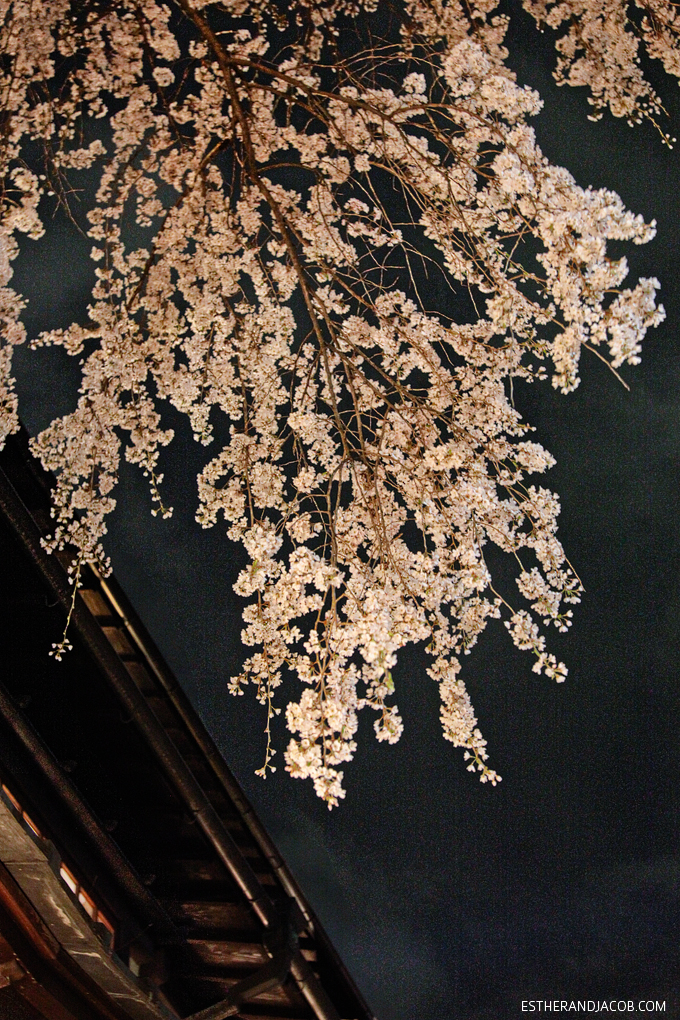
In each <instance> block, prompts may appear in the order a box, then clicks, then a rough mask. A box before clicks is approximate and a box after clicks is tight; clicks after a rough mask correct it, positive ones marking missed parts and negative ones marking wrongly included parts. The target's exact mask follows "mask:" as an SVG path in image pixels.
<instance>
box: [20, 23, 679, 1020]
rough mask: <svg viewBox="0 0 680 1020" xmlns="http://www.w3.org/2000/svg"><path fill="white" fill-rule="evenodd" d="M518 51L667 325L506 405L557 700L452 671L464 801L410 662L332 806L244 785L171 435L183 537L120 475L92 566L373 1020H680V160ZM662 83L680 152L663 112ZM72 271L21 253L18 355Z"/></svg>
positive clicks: (65, 367)
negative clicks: (535, 547)
mask: <svg viewBox="0 0 680 1020" xmlns="http://www.w3.org/2000/svg"><path fill="white" fill-rule="evenodd" d="M546 44H547V45H546ZM509 46H510V49H511V54H512V56H511V64H512V65H513V66H514V67H515V69H516V70H517V71H518V74H519V77H520V80H521V81H522V82H524V83H528V84H531V85H534V86H535V87H537V88H538V89H539V91H540V92H541V95H542V96H543V98H544V100H545V109H544V112H543V113H542V114H541V115H540V117H538V118H537V119H536V120H535V128H536V131H537V134H538V137H539V140H540V142H541V144H542V146H543V148H544V151H545V153H546V155H548V156H549V157H550V158H551V159H552V160H553V161H554V162H556V163H560V164H562V165H564V166H567V167H568V168H569V169H570V170H571V172H572V173H573V174H574V175H575V177H576V179H577V181H578V182H579V183H580V184H582V185H586V184H588V183H590V184H593V185H594V186H598V187H600V186H607V187H611V188H614V189H615V190H616V191H618V192H619V194H620V195H621V197H622V198H623V200H624V202H625V203H626V204H627V205H628V206H629V208H631V209H633V210H634V211H635V212H641V213H643V214H644V215H645V216H646V217H647V218H650V219H651V218H653V217H656V219H657V220H658V223H659V230H658V235H657V238H656V240H655V241H654V242H652V243H651V244H649V245H647V246H644V247H642V248H631V249H630V250H628V251H627V252H626V253H627V255H628V257H629V262H630V264H631V275H630V278H629V279H636V278H637V276H639V275H656V276H658V277H659V279H660V280H661V283H662V291H661V294H662V300H663V303H664V305H665V307H666V310H667V313H668V319H667V321H666V323H665V324H664V325H663V326H661V327H660V328H659V329H657V330H655V331H653V332H652V334H651V335H650V336H649V337H648V340H647V342H646V345H645V348H644V351H643V362H642V364H641V365H640V366H639V367H637V368H636V369H632V370H631V369H628V370H626V371H625V375H626V378H627V380H628V381H629V383H630V385H631V387H632V389H631V392H630V393H627V392H626V391H625V390H624V389H623V387H622V386H621V385H620V384H619V383H618V382H617V381H616V379H615V378H614V376H613V375H612V374H611V373H609V372H608V371H607V370H606V368H604V366H602V365H601V364H600V362H598V361H597V360H596V359H595V358H594V357H590V356H589V355H588V354H587V352H586V353H585V355H584V356H585V359H586V360H585V361H584V363H583V382H582V384H581V387H580V388H579V389H578V390H577V391H576V392H575V393H574V394H571V395H569V396H567V397H564V396H561V395H559V394H556V393H555V392H554V391H553V390H552V389H551V388H550V386H549V385H545V386H543V387H532V388H526V387H525V388H523V389H522V390H521V391H520V392H519V393H516V397H517V401H518V406H520V407H521V408H522V409H523V410H524V411H525V412H526V416H527V418H528V419H529V421H531V422H532V423H533V424H534V425H536V426H537V433H536V438H537V439H538V441H540V442H542V443H544V444H545V446H546V447H547V448H548V449H549V450H550V451H551V452H552V453H553V454H554V455H555V456H556V457H557V461H558V463H557V467H556V468H554V469H553V470H552V471H551V472H550V473H549V475H548V476H547V478H546V484H548V485H549V486H551V487H552V488H554V489H555V490H556V491H557V492H558V493H559V494H560V495H561V497H562V507H563V509H562V516H561V525H560V535H561V538H562V541H563V543H564V545H565V547H566V550H567V554H568V555H569V557H570V559H571V561H572V562H573V563H574V565H575V567H576V569H577V570H578V572H579V574H580V576H581V577H582V580H583V582H584V584H585V587H586V590H587V595H586V597H585V599H584V601H583V603H582V605H581V606H580V607H575V623H574V627H573V629H572V632H571V633H570V634H569V635H566V636H565V637H560V638H558V639H557V640H556V639H555V638H553V637H551V643H552V646H553V650H555V651H556V652H559V655H560V657H561V658H564V660H565V661H566V662H567V664H568V665H569V667H570V675H569V679H568V682H567V683H565V684H562V685H555V684H552V683H551V682H550V681H548V680H547V679H545V678H537V677H536V676H535V674H533V673H532V672H531V663H530V661H529V659H528V657H527V656H526V655H522V654H521V653H518V652H516V651H515V650H514V649H513V648H512V647H511V646H510V643H509V641H508V640H507V639H506V635H505V633H504V632H503V628H502V627H501V626H500V625H499V624H498V625H497V624H492V625H491V627H490V628H489V631H487V633H486V634H485V635H484V636H483V638H482V640H481V642H480V645H479V646H478V647H477V648H476V649H475V650H474V652H473V654H472V655H471V656H470V658H469V659H467V660H466V662H465V677H466V680H467V682H468V685H469V688H470V692H471V695H472V699H473V704H474V705H475V708H476V710H477V713H478V716H479V719H480V725H481V728H482V730H483V732H484V735H485V736H486V738H487V739H488V741H489V748H490V751H491V758H492V760H491V765H492V767H494V768H496V769H498V771H499V772H500V773H501V774H502V775H503V783H502V784H501V785H500V786H499V787H497V788H496V789H493V788H490V787H486V786H481V785H480V784H479V783H478V782H477V781H476V780H475V779H474V778H473V777H472V776H471V775H470V774H469V773H467V772H466V771H465V769H464V767H463V762H462V756H461V753H460V752H459V751H456V750H454V749H453V748H452V747H451V746H450V745H449V744H447V743H445V742H444V741H443V739H442V738H441V735H440V729H439V722H438V705H437V695H436V690H435V688H434V685H433V684H432V682H431V681H429V679H428V678H427V676H426V675H425V673H424V664H423V657H422V655H420V654H419V653H418V652H417V651H415V650H410V651H407V653H406V654H403V655H402V657H401V660H400V665H399V667H398V670H397V671H396V673H395V680H396V683H397V691H398V701H399V705H400V708H401V710H402V714H403V716H404V720H405V723H406V732H405V734H404V736H403V738H402V740H401V742H400V743H399V744H397V745H396V747H388V746H386V745H378V744H376V742H375V741H374V740H373V739H372V736H371V733H370V730H371V726H370V723H371V720H368V719H365V720H363V726H362V733H363V736H364V737H365V742H362V743H361V745H360V748H359V751H358V753H357V756H356V759H355V761H354V762H353V763H352V764H350V765H348V766H347V767H346V769H345V776H346V786H347V790H348V793H347V799H346V801H345V802H344V803H342V804H341V806H340V807H339V808H338V809H336V810H334V811H333V812H330V813H329V812H328V810H327V809H326V807H325V806H324V805H323V804H322V802H321V801H319V800H318V799H317V798H316V797H315V796H314V795H313V791H312V789H311V787H310V786H309V785H308V784H302V783H299V782H294V781H292V780H291V779H290V778H289V777H288V776H287V774H286V773H284V771H283V768H282V762H277V764H279V771H277V773H276V775H275V776H274V777H271V778H269V779H268V780H267V781H266V782H262V781H261V780H258V779H257V778H256V777H255V776H254V775H253V770H254V769H255V768H257V767H259V765H260V764H261V760H262V753H263V746H264V745H263V740H262V734H261V729H262V726H263V720H262V719H261V718H260V716H259V714H258V711H257V706H256V705H254V704H253V703H252V701H251V700H250V699H248V698H239V699H234V698H230V697H229V696H228V694H227V692H226V681H227V679H228V677H229V676H230V675H231V674H232V673H233V672H236V671H237V670H238V665H239V660H240V656H241V649H240V648H239V632H240V608H241V607H240V605H239V602H238V600H237V599H236V596H235V595H234V594H233V592H232V590H231V584H232V583H233V580H234V578H235V573H236V570H237V565H238V562H239V556H240V554H239V552H238V550H235V549H234V547H232V546H231V545H230V544H229V543H228V541H227V540H226V539H225V538H224V537H223V534H222V532H221V530H220V529H219V528H215V529H213V530H212V531H207V532H205V531H202V530H201V529H200V528H199V527H198V525H196V524H195V523H194V518H193V514H194V506H195V491H194V488H193V478H194V476H195V474H196V472H197V470H198V469H199V467H200V466H201V464H202V460H201V458H202V457H203V456H205V451H204V450H203V448H202V447H199V446H198V445H197V444H195V443H193V442H192V440H191V437H190V433H189V429H188V427H186V425H185V424H184V423H183V422H182V421H180V420H178V419H173V422H172V424H173V427H175V429H176V433H177V441H176V443H175V445H174V448H173V449H174V452H172V453H170V455H169V456H168V457H167V459H166V461H165V463H164V465H163V467H164V470H165V473H166V482H167V493H168V499H169V501H170V502H171V503H172V504H173V505H174V507H175V515H174V516H173V518H172V519H171V520H169V521H161V520H159V519H158V518H152V517H151V516H150V514H149V510H150V499H149V497H148V495H147V493H146V492H145V488H144V482H143V479H141V477H140V476H139V475H138V474H137V473H136V472H135V471H134V470H133V469H131V468H126V469H125V470H124V471H123V480H122V487H123V490H124V493H123V492H121V493H120V494H119V495H120V506H119V510H118V511H117V512H116V513H115V515H114V517H113V520H112V522H111V525H110V533H109V539H108V543H107V547H108V550H109V552H110V554H111V557H112V560H113V565H114V570H115V573H116V576H117V578H118V580H119V581H120V582H121V583H122V585H123V586H124V588H125V589H126V591H127V594H128V595H129V596H130V598H131V599H132V601H133V602H134V604H135V606H136V608H137V610H138V611H139V613H140V615H141V616H142V618H143V619H144V620H145V622H146V624H147V626H148V628H149V630H150V631H151V633H152V635H153V636H154V638H155V640H156V641H157V643H158V645H159V646H160V648H161V649H162V651H163V652H164V654H165V656H166V657H167V659H168V661H169V663H170V665H171V666H172V667H173V669H174V670H175V671H176V673H177V676H178V677H179V679H180V681H181V682H182V683H183V685H184V687H185V689H186V691H187V692H188V694H189V695H190V696H191V698H192V699H193V701H194V704H195V705H196V707H197V708H198V709H199V711H200V712H201V714H202V716H203V718H204V720H205V722H206V723H207V725H208V726H209V728H210V729H211V731H212V733H213V735H214V737H215V738H216V740H217V742H218V744H219V745H220V747H221V749H222V751H223V753H224V756H225V758H226V760H227V762H228V763H229V765H230V766H231V767H232V769H233V770H234V772H235V773H236V775H237V776H238V778H239V779H240V781H241V783H242V784H243V786H244V788H245V789H246V791H247V793H248V795H249V796H250V797H251V799H252V800H253V802H254V804H255V807H256V809H257V810H258V811H259V813H260V815H261V817H262V819H263V821H264V822H265V823H266V825H267V826H268V828H269V830H270V832H271V834H272V836H273V837H274V839H275V840H276V842H277V843H278V845H279V848H280V849H281V851H282V852H283V854H284V856H285V857H286V859H287V861H288V863H289V864H290V866H291V868H292V870H293V871H294V872H295V874H296V875H297V877H298V879H299V881H300V883H301V885H302V887H303V889H304V890H305V892H306V893H307V895H308V897H309V898H310V900H311V902H312V904H313V906H314V908H315V909H316V911H317V913H318V914H319V916H320V917H321V920H322V922H323V923H324V925H325V926H326V928H327V930H328V932H329V934H330V936H331V937H332V939H333V940H334V941H335V944H336V946H337V948H338V949H339V951H340V953H341V955H342V956H343V958H344V959H345V961H346V963H347V965H348V966H349V968H350V970H351V972H352V973H353V975H354V977H355V980H356V981H357V983H358V984H359V986H360V987H361V989H362V991H363V992H364V994H365V995H366V997H367V999H368V1001H369V1003H370V1004H371V1006H372V1007H373V1009H374V1011H375V1013H376V1014H377V1016H378V1017H379V1020H454V1018H455V1020H506V1018H507V1020H513V1018H516V1017H517V1018H519V1017H520V1016H521V1015H522V1014H521V1000H522V999H529V998H533V999H538V998H560V999H564V998H567V999H577V998H581V999H583V998H593V999H603V998H608V999H609V998H611V997H612V996H614V997H616V998H621V999H624V998H625V999H629V998H634V999H636V1001H637V999H638V998H640V997H644V998H651V999H654V998H656V999H665V1000H666V1002H667V1006H666V1014H665V1015H666V1016H667V1017H680V994H679V988H678V986H679V983H680V950H679V949H678V940H677V930H678V920H679V918H678V883H679V876H680V869H679V864H680V852H679V849H678V807H679V806H680V805H679V804H678V783H677V775H678V766H679V765H680V760H679V758H680V755H679V747H678V730H679V725H678V724H679V722H680V719H679V718H678V716H679V712H678V686H677V674H678V668H677V664H676V663H677V648H678V634H679V630H680V588H679V585H678V567H679V566H680V563H679V558H678V551H679V543H678V529H677V521H678V514H677V500H678V495H677V491H678V485H677V482H678V477H677V475H678V472H677V465H678V450H679V445H680V426H679V424H678V410H679V406H680V386H679V384H680V356H679V355H680V341H679V340H678V332H677V327H678V322H680V307H679V304H680V301H679V298H680V295H679V293H678V278H677V266H678V262H679V260H678V251H677V248H678V245H679V244H680V240H679V234H678V224H679V223H680V199H679V197H678V167H679V165H680V149H676V150H674V151H672V152H669V151H668V149H666V148H665V147H664V146H662V144H661V142H660V140H659V138H658V135H656V133H655V132H654V130H653V129H652V128H650V127H648V126H645V125H643V126H642V127H640V128H637V129H635V130H631V129H630V128H628V127H627V126H626V125H625V124H624V123H621V122H618V121H614V120H613V119H612V118H611V117H609V116H606V117H605V118H604V120H603V121H602V122H601V123H599V124H592V123H590V122H589V121H588V120H587V119H586V114H587V112H588V108H587V105H586V101H585V97H584V95H583V94H582V90H578V91H577V90H572V89H557V88H556V87H555V85H554V83H553V82H552V79H551V78H550V69H551V67H552V64H553V62H554V51H552V49H551V45H550V41H549V40H548V39H547V37H541V36H539V35H538V34H537V33H536V32H535V30H534V29H533V28H532V27H531V25H530V24H529V22H528V20H526V19H524V20H523V18H522V17H521V16H520V17H519V18H518V19H517V21H516V22H515V24H514V26H513V27H512V29H511V32H510V36H509ZM654 73H655V74H656V71H655V72H654ZM656 80H657V81H658V82H659V83H660V91H661V92H662V95H663V97H664V99H665V101H666V103H667V107H668V109H669V112H670V114H671V123H672V124H673V125H674V129H675V133H676V134H678V135H679V136H680V130H678V129H679V128H680V91H679V90H678V88H677V85H676V84H675V83H674V82H672V81H668V80H664V79H663V78H661V77H660V76H658V75H657V78H656ZM671 133H672V132H671ZM618 247H619V246H617V248H618ZM88 250H89V244H88V243H87V242H83V241H82V239H80V238H78V236H77V235H76V234H75V233H73V232H71V230H70V228H69V227H68V225H66V224H65V223H62V222H61V221H60V220H58V219H55V220H54V222H53V223H52V224H51V225H50V227H49V229H48V232H47V235H46V237H45V238H44V239H43V240H41V241H40V242H26V244H25V245H24V249H23V251H22V255H21V257H20V259H19V260H18V262H17V263H15V267H16V271H15V280H14V283H15V284H16V286H17V287H18V289H19V290H20V291H23V292H24V293H30V295H31V306H30V308H29V310H28V311H27V313H26V322H27V325H28V327H29V332H30V334H31V335H35V334H36V333H37V332H39V331H40V330H41V329H45V328H48V327H53V326H63V325H66V324H67V323H68V322H69V321H70V319H71V318H73V317H78V316H79V315H82V311H81V310H82V309H83V308H84V305H85V303H86V302H87V299H88V296H89V286H90V280H89V278H88V277H87V272H86V271H85V269H84V265H85V264H84V256H85V255H86V253H87V251H88ZM617 254H618V251H617ZM17 361H18V369H19V381H20V386H19V389H20V399H21V405H20V406H21V413H22V416H23V419H24V422H25V423H26V425H27V427H28V428H29V431H31V432H33V433H35V432H36V431H38V430H39V429H40V428H42V427H44V426H45V425H46V424H47V423H48V421H49V420H50V418H51V416H52V415H53V414H55V413H63V412H66V411H68V410H70V409H71V406H72V402H73V380H74V379H75V378H76V376H75V373H74V366H73V365H72V364H70V363H69V361H68V359H67V357H66V355H64V354H63V352H62V351H39V352H36V353H31V352H28V351H24V350H23V349H21V350H20V351H19V352H18V359H17ZM280 736H281V738H283V732H281V733H280ZM282 745H283V739H282V740H281V741H280V742H279V746H282ZM279 758H281V755H279Z"/></svg>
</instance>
